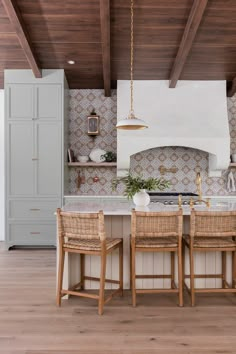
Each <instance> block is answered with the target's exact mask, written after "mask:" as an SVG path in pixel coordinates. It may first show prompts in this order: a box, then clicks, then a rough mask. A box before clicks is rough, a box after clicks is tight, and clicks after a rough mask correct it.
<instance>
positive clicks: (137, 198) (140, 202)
mask: <svg viewBox="0 0 236 354" xmlns="http://www.w3.org/2000/svg"><path fill="white" fill-rule="evenodd" d="M133 202H134V204H135V205H136V206H138V207H144V206H147V205H148V204H149V203H150V197H149V195H148V193H147V192H146V191H145V189H140V191H139V192H137V193H135V195H134V196H133Z"/></svg>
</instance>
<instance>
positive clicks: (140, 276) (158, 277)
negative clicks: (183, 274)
mask: <svg viewBox="0 0 236 354" xmlns="http://www.w3.org/2000/svg"><path fill="white" fill-rule="evenodd" d="M135 278H136V279H171V278H172V276H171V275H169V274H164V275H161V274H157V275H149V274H148V275H145V274H144V275H142V274H141V275H135Z"/></svg>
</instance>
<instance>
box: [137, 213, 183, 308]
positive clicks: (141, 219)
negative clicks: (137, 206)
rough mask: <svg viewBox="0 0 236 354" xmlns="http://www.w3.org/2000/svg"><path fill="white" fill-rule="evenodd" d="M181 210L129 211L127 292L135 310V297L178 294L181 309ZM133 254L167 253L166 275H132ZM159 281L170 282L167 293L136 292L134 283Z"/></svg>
mask: <svg viewBox="0 0 236 354" xmlns="http://www.w3.org/2000/svg"><path fill="white" fill-rule="evenodd" d="M182 228H183V214H182V210H179V211H173V212H141V211H135V210H133V211H132V233H131V264H130V268H131V270H130V274H131V279H130V280H131V288H132V303H133V306H136V294H144V293H164V292H167V293H178V295H179V306H183V288H182V285H183V281H182ZM136 252H170V254H171V257H170V259H171V274H170V275H163V274H158V275H150V274H148V275H146V274H139V275H137V274H136V271H135V262H136V257H135V255H136ZM175 253H177V255H178V283H179V284H178V287H177V286H176V284H175V281H174V274H175V259H174V256H175ZM152 278H153V279H163V278H165V279H166V278H169V279H170V280H171V288H170V289H136V279H152Z"/></svg>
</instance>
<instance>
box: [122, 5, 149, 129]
mask: <svg viewBox="0 0 236 354" xmlns="http://www.w3.org/2000/svg"><path fill="white" fill-rule="evenodd" d="M130 28H131V32H130V112H129V115H128V117H127V118H125V119H122V120H120V121H118V122H117V125H116V128H117V129H123V130H140V129H145V128H148V125H147V124H146V123H145V122H144V121H143V120H142V119H139V118H137V117H135V114H134V107H133V105H134V104H133V100H134V94H133V90H134V88H133V63H134V2H133V0H131V1H130Z"/></svg>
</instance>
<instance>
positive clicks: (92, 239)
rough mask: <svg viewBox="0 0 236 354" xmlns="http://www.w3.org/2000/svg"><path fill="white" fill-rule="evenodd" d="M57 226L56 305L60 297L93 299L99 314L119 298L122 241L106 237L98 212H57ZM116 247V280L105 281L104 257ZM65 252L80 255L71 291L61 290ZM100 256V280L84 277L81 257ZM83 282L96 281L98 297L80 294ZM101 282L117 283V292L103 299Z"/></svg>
mask: <svg viewBox="0 0 236 354" xmlns="http://www.w3.org/2000/svg"><path fill="white" fill-rule="evenodd" d="M57 227H58V236H59V267H58V285H57V305H58V306H61V298H62V297H63V296H64V295H76V296H82V297H88V298H92V299H97V300H98V303H99V306H98V313H99V315H102V313H103V307H104V304H105V303H107V302H108V301H110V300H111V299H112V297H113V296H114V295H116V294H121V295H123V239H121V238H106V235H105V230H104V215H103V212H102V211H99V212H98V213H87V214H86V213H75V212H74V213H71V212H63V211H61V209H57ZM117 248H119V280H112V279H106V256H107V254H109V253H111V252H112V251H113V250H115V249H117ZM65 252H68V253H70V252H71V253H79V254H80V278H81V279H80V282H79V283H78V284H75V285H74V286H72V287H71V288H69V289H68V290H67V289H62V282H63V270H64V257H65ZM86 254H88V255H96V256H100V257H101V269H100V278H96V277H90V276H86V275H85V255H86ZM85 280H93V281H99V282H100V288H99V294H91V293H86V292H84V291H82V290H83V289H84V282H85ZM105 282H108V283H111V284H117V285H118V289H116V290H114V291H112V293H111V294H110V295H109V296H108V297H107V298H106V299H105Z"/></svg>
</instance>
